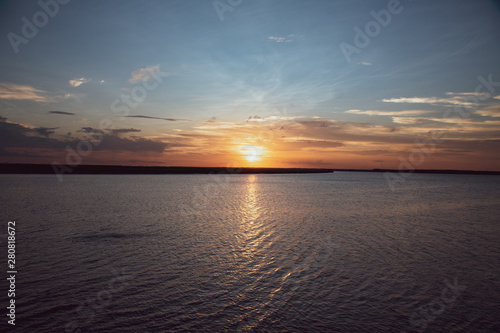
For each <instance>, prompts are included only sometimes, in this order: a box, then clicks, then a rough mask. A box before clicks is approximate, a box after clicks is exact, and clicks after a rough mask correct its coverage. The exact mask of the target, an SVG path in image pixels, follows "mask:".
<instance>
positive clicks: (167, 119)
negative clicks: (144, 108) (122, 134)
mask: <svg viewBox="0 0 500 333" xmlns="http://www.w3.org/2000/svg"><path fill="white" fill-rule="evenodd" d="M127 118H145V119H159V120H166V121H191V120H189V119H175V118H162V117H150V116H142V115H133V116H127Z"/></svg>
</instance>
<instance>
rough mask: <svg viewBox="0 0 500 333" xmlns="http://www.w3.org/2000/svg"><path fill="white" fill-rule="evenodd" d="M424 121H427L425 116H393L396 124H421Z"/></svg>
mask: <svg viewBox="0 0 500 333" xmlns="http://www.w3.org/2000/svg"><path fill="white" fill-rule="evenodd" d="M424 121H425V118H415V117H392V122H393V123H395V124H403V125H415V124H421V123H423V122H424Z"/></svg>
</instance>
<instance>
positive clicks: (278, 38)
mask: <svg viewBox="0 0 500 333" xmlns="http://www.w3.org/2000/svg"><path fill="white" fill-rule="evenodd" d="M293 36H295V35H294V34H290V35H287V36H285V37H283V36H269V37H267V39H269V40H272V41H273V42H276V43H290V42H291V41H292V39H291V37H293Z"/></svg>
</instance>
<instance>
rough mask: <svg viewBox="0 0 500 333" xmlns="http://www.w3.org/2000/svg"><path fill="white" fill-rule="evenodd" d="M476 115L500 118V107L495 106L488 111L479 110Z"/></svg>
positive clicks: (487, 109)
mask: <svg viewBox="0 0 500 333" xmlns="http://www.w3.org/2000/svg"><path fill="white" fill-rule="evenodd" d="M475 113H476V114H478V115H480V116H483V117H500V105H494V106H490V107H488V108H486V109H481V110H477V111H476V112H475Z"/></svg>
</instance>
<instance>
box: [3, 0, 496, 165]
mask: <svg viewBox="0 0 500 333" xmlns="http://www.w3.org/2000/svg"><path fill="white" fill-rule="evenodd" d="M44 3H45V4H46V5H44V6H41V5H40V4H38V3H37V2H36V1H3V2H1V3H0V16H1V20H0V30H1V34H2V39H1V51H0V162H2V163H3V162H9V163H11V162H23V163H51V162H53V161H57V162H60V163H82V164H124V165H165V166H168V165H176V166H226V165H227V164H228V163H232V164H236V165H239V166H265V167H331V168H360V169H372V168H398V167H400V166H401V165H406V166H407V167H414V168H420V169H469V170H500V154H499V152H500V5H498V2H494V1H485V0H484V1H483V0H476V1H465V0H458V1H457V0H445V1H431V0H428V1H427V0H418V1H417V0H414V1H411V0H405V1H401V2H398V1H395V0H389V1H387V0H385V1H373V0H363V1H361V0H353V1H336V0H328V1H326V0H325V1H319V0H317V1H316V0H313V1H298V0H297V1H295V0H272V1H271V0H251V1H250V0H242V1H239V0H231V1H227V0H220V1H211V0H209V1H194V0H177V1H118V0H116V1H79V0H72V1H67V0H65V1H63V0H60V2H56V1H55V0H42V1H41V4H44ZM42 7H45V10H44V9H43V8H42ZM387 14H388V15H387ZM360 31H361V33H360ZM75 154H76V155H75Z"/></svg>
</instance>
